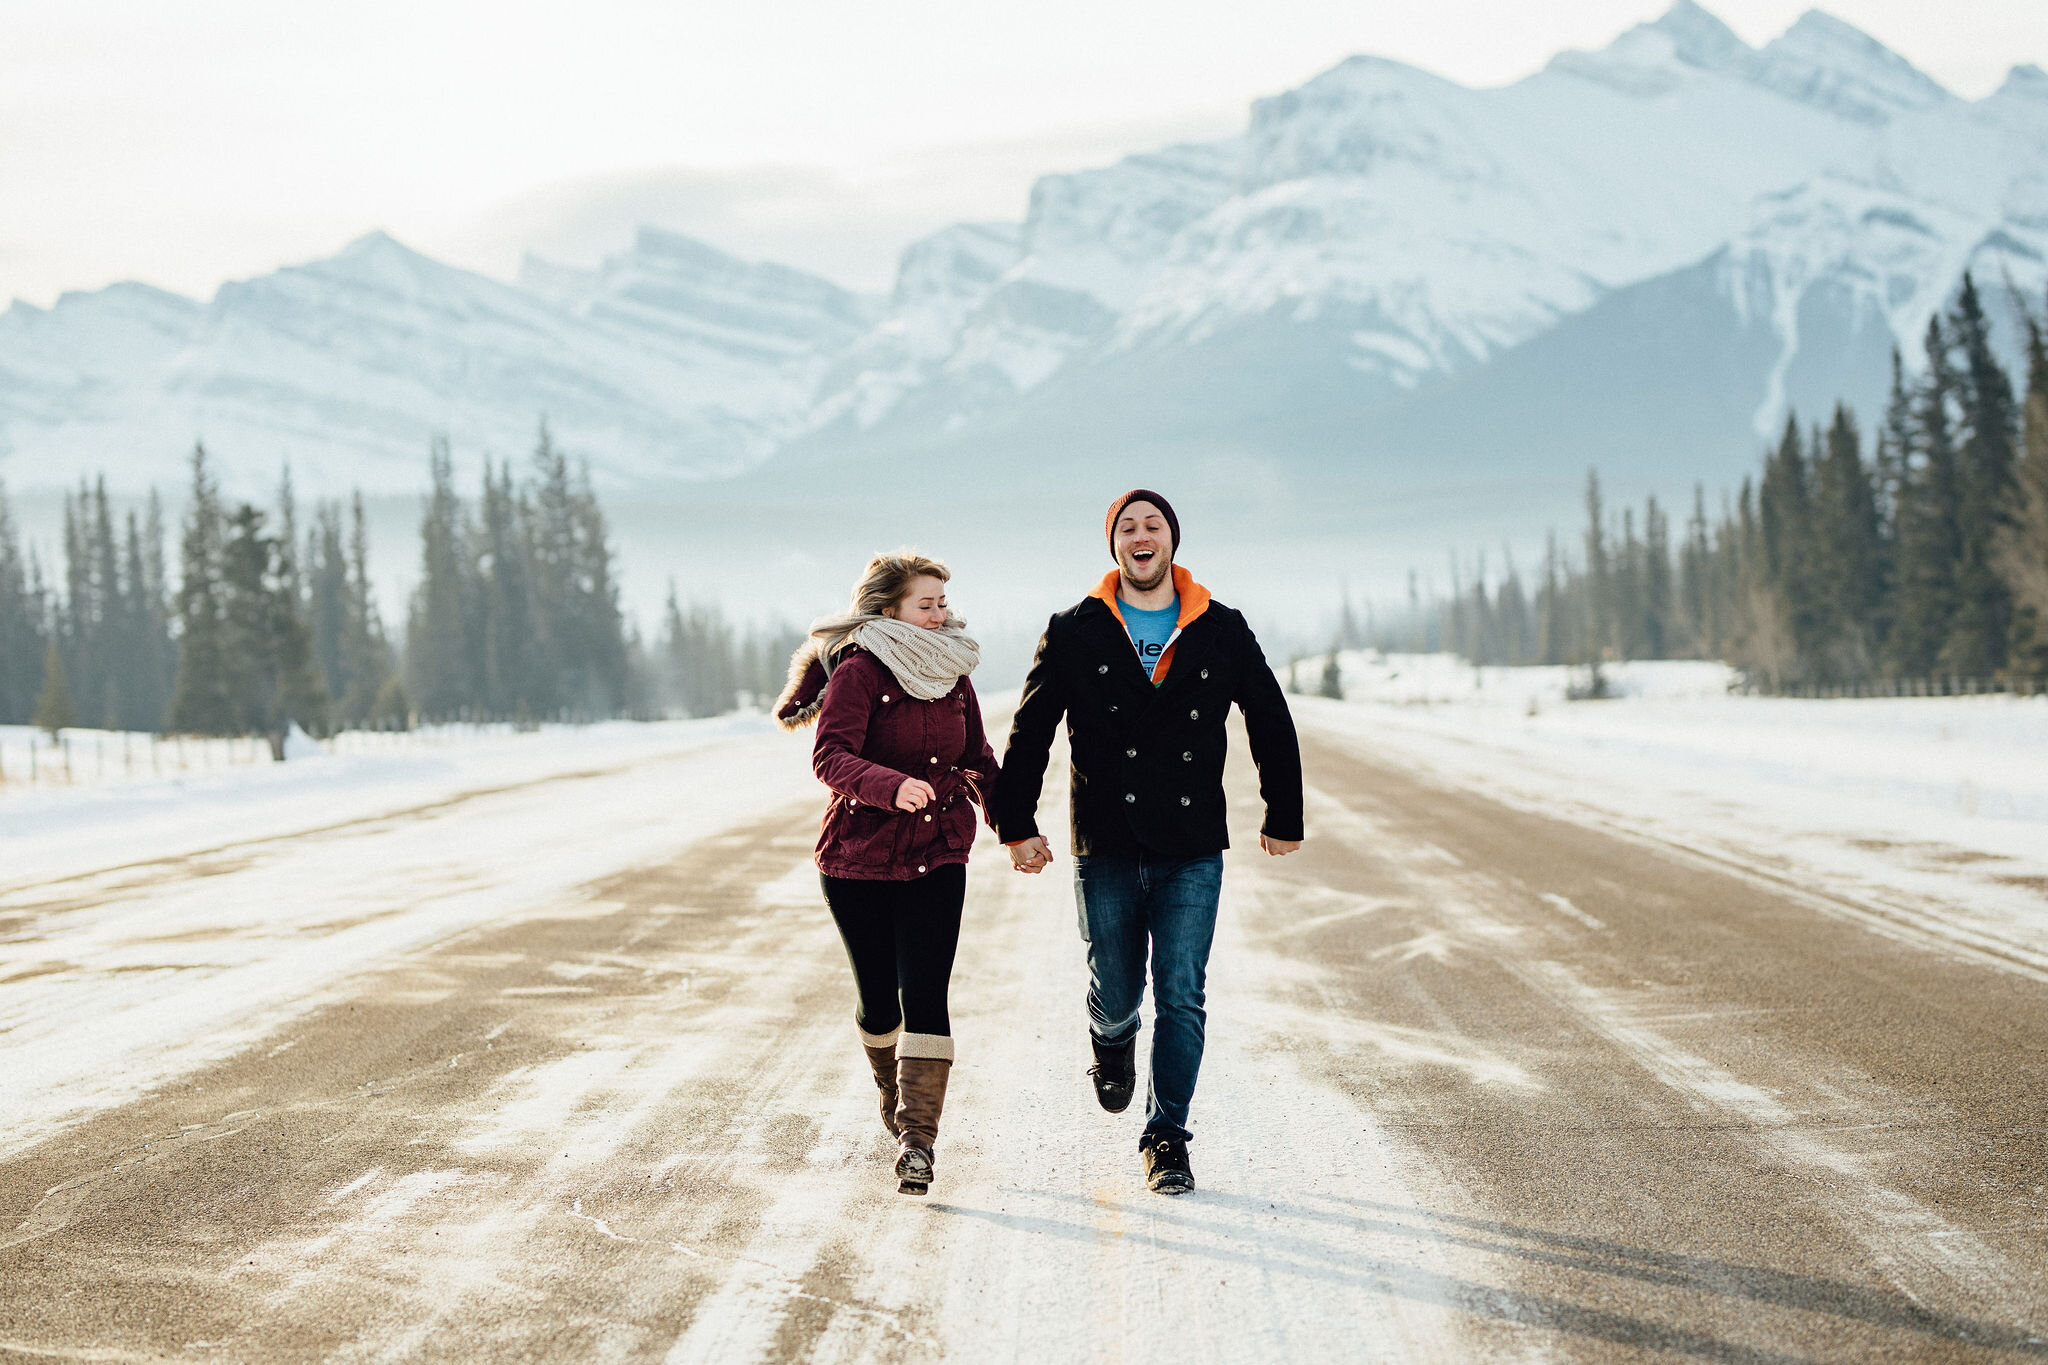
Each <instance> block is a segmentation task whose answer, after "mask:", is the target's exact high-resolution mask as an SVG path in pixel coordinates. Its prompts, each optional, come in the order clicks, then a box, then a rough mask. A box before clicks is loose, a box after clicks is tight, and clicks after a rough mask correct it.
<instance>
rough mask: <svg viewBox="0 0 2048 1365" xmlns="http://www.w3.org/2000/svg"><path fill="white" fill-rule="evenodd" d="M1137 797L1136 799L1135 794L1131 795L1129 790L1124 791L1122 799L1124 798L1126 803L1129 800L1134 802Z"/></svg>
mask: <svg viewBox="0 0 2048 1365" xmlns="http://www.w3.org/2000/svg"><path fill="white" fill-rule="evenodd" d="M1137 799H1138V798H1137V797H1136V796H1134V795H1132V794H1131V793H1130V792H1125V793H1124V800H1125V801H1126V802H1127V803H1129V802H1136V801H1137Z"/></svg>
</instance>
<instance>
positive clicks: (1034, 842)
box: [1010, 834, 1052, 872]
mask: <svg viewBox="0 0 2048 1365" xmlns="http://www.w3.org/2000/svg"><path fill="white" fill-rule="evenodd" d="M1051 861H1052V847H1051V845H1049V844H1047V843H1046V842H1045V836H1044V835H1042V834H1034V835H1032V836H1031V837H1030V838H1029V839H1026V840H1024V842H1022V843H1020V844H1012V845H1010V866H1011V867H1013V868H1015V869H1016V870H1017V871H1019V872H1043V871H1045V869H1046V865H1047V864H1048V863H1050V862H1051Z"/></svg>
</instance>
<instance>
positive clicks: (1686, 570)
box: [1673, 484, 1721, 658]
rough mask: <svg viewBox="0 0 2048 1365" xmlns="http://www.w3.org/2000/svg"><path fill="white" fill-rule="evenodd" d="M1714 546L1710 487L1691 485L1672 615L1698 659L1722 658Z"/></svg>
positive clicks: (1692, 652)
mask: <svg viewBox="0 0 2048 1365" xmlns="http://www.w3.org/2000/svg"><path fill="white" fill-rule="evenodd" d="M1713 553H1714V552H1713V546H1712V542H1711V541H1710V540H1709V539H1708V530H1707V490H1706V488H1705V487H1704V486H1703V485H1700V484H1694V485H1693V488H1692V516H1691V517H1689V518H1687V520H1686V523H1685V542H1684V544H1683V545H1681V546H1680V547H1679V551H1678V589H1677V602H1676V606H1675V608H1674V610H1673V616H1674V618H1675V619H1676V622H1677V628H1678V631H1679V633H1680V635H1681V636H1682V638H1683V639H1684V642H1685V646H1684V648H1685V652H1686V653H1687V654H1689V655H1691V656H1693V657H1695V658H1699V657H1705V658H1719V657H1720V645H1721V641H1720V632H1719V630H1718V629H1717V626H1718V622H1717V621H1716V619H1715V612H1714V606H1715V602H1714V596H1715V594H1714V586H1713V579H1714V560H1713Z"/></svg>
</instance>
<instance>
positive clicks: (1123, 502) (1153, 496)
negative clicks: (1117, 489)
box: [1102, 488, 1180, 559]
mask: <svg viewBox="0 0 2048 1365" xmlns="http://www.w3.org/2000/svg"><path fill="white" fill-rule="evenodd" d="M1134 502H1149V503H1151V504H1152V505H1153V506H1154V507H1157V508H1158V509H1159V515H1160V516H1162V517H1165V518H1166V529H1167V530H1169V531H1171V532H1173V553H1174V555H1178V554H1179V553H1180V518H1179V517H1177V516H1175V515H1174V514H1173V504H1172V503H1170V502H1168V501H1167V500H1166V499H1165V498H1162V497H1160V496H1159V495H1158V494H1157V493H1154V492H1153V491H1152V490H1151V489H1149V488H1133V489H1132V490H1131V491H1130V492H1128V493H1125V494H1123V495H1122V496H1121V497H1119V498H1118V499H1117V500H1116V501H1115V502H1113V503H1111V504H1110V505H1109V515H1108V516H1106V517H1104V518H1103V519H1102V533H1103V534H1104V535H1106V536H1108V537H1109V556H1110V558H1111V559H1114V558H1116V519H1117V518H1118V517H1120V516H1122V515H1123V514H1124V509H1125V508H1126V507H1129V506H1130V505H1131V504H1132V503H1134ZM1167 557H1168V558H1169V559H1170V558H1172V557H1173V556H1172V555H1169V556H1167Z"/></svg>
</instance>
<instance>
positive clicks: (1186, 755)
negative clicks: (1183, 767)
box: [1180, 749, 1195, 763]
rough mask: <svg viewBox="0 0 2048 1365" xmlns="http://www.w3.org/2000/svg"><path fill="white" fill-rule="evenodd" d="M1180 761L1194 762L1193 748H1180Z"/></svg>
mask: <svg viewBox="0 0 2048 1365" xmlns="http://www.w3.org/2000/svg"><path fill="white" fill-rule="evenodd" d="M1180 761H1181V762H1183V763H1192V762H1194V761H1195V751H1194V750H1193V749H1183V750H1181V754H1180Z"/></svg>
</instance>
